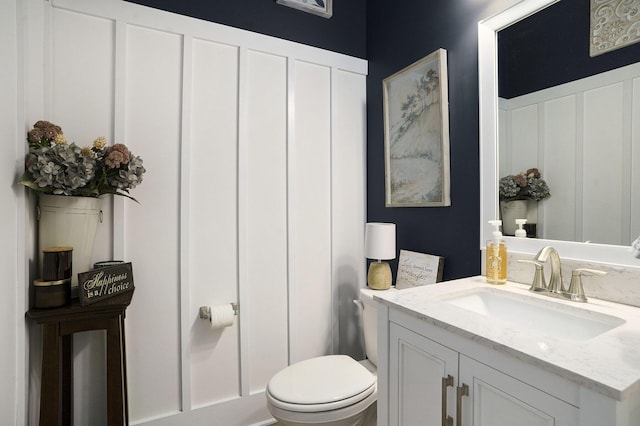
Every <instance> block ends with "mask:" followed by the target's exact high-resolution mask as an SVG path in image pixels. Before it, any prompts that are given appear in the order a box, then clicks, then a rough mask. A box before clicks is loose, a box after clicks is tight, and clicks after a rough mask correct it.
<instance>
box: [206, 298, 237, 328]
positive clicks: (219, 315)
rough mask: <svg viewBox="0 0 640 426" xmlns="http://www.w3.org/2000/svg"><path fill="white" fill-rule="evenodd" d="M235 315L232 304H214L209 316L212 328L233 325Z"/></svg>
mask: <svg viewBox="0 0 640 426" xmlns="http://www.w3.org/2000/svg"><path fill="white" fill-rule="evenodd" d="M234 316H235V315H234V312H233V306H231V304H228V305H218V306H212V307H211V316H210V317H209V321H210V322H211V328H215V329H218V328H224V327H229V326H232V325H233V319H234Z"/></svg>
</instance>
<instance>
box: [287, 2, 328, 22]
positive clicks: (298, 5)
mask: <svg viewBox="0 0 640 426" xmlns="http://www.w3.org/2000/svg"><path fill="white" fill-rule="evenodd" d="M276 3H278V4H281V5H284V6H289V7H292V8H294V9H298V10H302V11H304V12H309V13H313V14H314V15H318V16H322V17H324V18H331V15H333V0H276Z"/></svg>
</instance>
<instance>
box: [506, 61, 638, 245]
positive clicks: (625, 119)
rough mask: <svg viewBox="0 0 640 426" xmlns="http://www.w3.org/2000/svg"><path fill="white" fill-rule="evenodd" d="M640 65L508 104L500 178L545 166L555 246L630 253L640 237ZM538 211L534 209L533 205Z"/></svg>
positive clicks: (548, 233) (541, 217)
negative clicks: (583, 244) (586, 244)
mask: <svg viewBox="0 0 640 426" xmlns="http://www.w3.org/2000/svg"><path fill="white" fill-rule="evenodd" d="M639 76H640V65H638V64H634V65H629V66H626V67H622V68H619V69H616V70H613V71H608V72H606V73H602V74H600V75H597V76H593V77H589V78H585V79H582V80H578V81H574V82H571V83H567V84H564V85H560V86H556V87H552V88H549V89H544V90H541V91H539V92H535V93H530V94H527V95H523V96H520V97H517V98H513V99H509V100H505V99H502V100H501V101H500V109H501V111H500V120H501V121H505V123H501V125H500V129H501V138H503V136H504V138H506V139H507V140H508V141H509V143H508V148H502V147H501V152H500V154H501V155H502V156H505V157H506V158H505V159H502V158H501V160H500V167H501V172H500V176H504V175H506V174H510V173H517V172H520V171H523V170H526V169H527V168H528V167H533V166H537V167H538V168H540V170H541V171H542V174H543V177H544V178H545V180H546V181H547V183H548V184H549V187H550V190H551V194H552V195H551V198H550V199H547V200H544V201H543V202H542V203H540V204H539V208H538V211H537V212H535V211H534V216H533V217H532V216H531V214H530V216H529V219H530V220H531V219H532V220H534V221H537V223H538V236H540V237H543V238H549V239H561V240H574V241H591V242H597V243H605V244H615V245H629V244H631V242H632V241H633V240H634V239H635V238H636V237H637V236H638V234H640V221H639V219H637V218H638V217H640V195H639V194H640V179H639V178H638V176H637V175H638V174H637V173H634V172H633V171H634V170H638V169H639V168H640V154H638V152H640V127H639V126H638V125H637V122H638V118H639V117H640V88H639V87H638V86H639V84H640V77H639ZM530 204H531V203H530Z"/></svg>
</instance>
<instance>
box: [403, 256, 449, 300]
mask: <svg viewBox="0 0 640 426" xmlns="http://www.w3.org/2000/svg"><path fill="white" fill-rule="evenodd" d="M443 271H444V257H442V256H434V255H431V254H425V253H418V252H414V251H409V250H400V258H399V259H398V276H397V277H396V289H398V290H401V289H403V288H412V287H417V286H421V285H427V284H435V283H439V282H441V281H442V273H443Z"/></svg>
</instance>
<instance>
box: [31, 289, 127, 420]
mask: <svg viewBox="0 0 640 426" xmlns="http://www.w3.org/2000/svg"><path fill="white" fill-rule="evenodd" d="M132 297H133V290H132V291H129V292H126V293H122V294H119V295H117V296H114V297H112V298H109V299H104V300H102V301H100V302H97V303H94V304H92V305H87V306H84V307H83V306H80V304H79V301H78V300H77V299H74V300H73V301H72V303H71V305H69V306H64V307H61V308H54V309H30V310H29V311H28V312H27V314H26V315H27V317H28V318H31V319H32V320H34V321H36V322H37V323H38V324H42V326H43V335H42V383H41V390H40V426H67V425H71V424H72V423H73V392H72V390H73V333H78V332H82V331H91V330H106V332H107V424H108V425H109V426H124V425H128V424H129V413H128V411H129V410H128V406H127V368H126V356H125V353H126V352H125V336H124V318H125V310H126V309H127V306H129V304H130V303H131V298H132Z"/></svg>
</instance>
